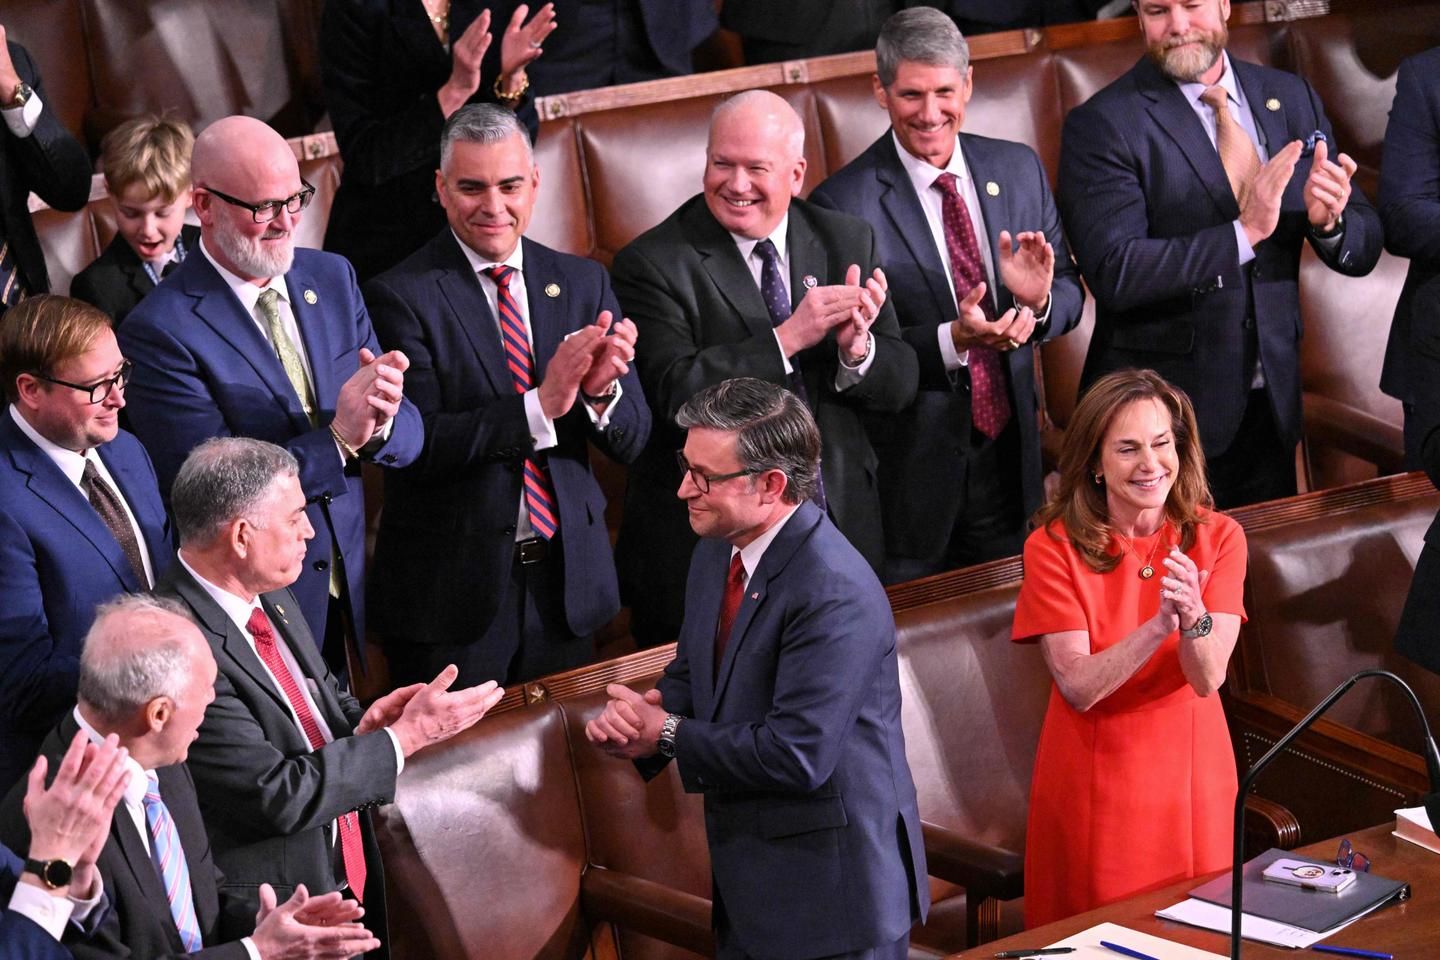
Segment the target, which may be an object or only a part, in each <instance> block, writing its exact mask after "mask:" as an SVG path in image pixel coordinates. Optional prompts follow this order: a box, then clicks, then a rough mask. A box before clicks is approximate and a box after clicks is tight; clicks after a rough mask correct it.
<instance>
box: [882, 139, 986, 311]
mask: <svg viewBox="0 0 1440 960" xmlns="http://www.w3.org/2000/svg"><path fill="white" fill-rule="evenodd" d="M966 157H967V161H968V157H969V155H968V154H967V155H966ZM971 172H972V174H973V172H974V171H971ZM875 179H876V180H878V181H879V182H880V183H881V184H882V185H883V187H882V190H881V193H880V206H881V207H882V208H884V210H885V215H886V216H888V217H889V218H890V221H891V223H893V224H894V225H895V232H896V233H897V234H899V235H900V237H901V239H902V240H904V242H905V247H906V249H907V250H909V251H910V257H911V259H913V260H914V261H915V262H916V263H917V264H919V265H920V273H921V274H922V275H923V276H924V277H925V281H926V283H925V285H926V287H927V288H929V290H930V298H931V299H932V300H933V301H934V302H935V313H936V314H937V315H939V316H942V317H953V316H954V315H955V311H956V309H957V305H956V303H955V297H954V295H953V294H952V293H951V292H950V288H949V287H948V286H947V285H946V284H945V265H944V264H943V263H941V262H940V251H939V250H938V249H937V248H936V246H935V241H934V236H933V235H932V234H931V233H930V223H929V221H928V220H926V219H925V210H924V208H923V207H921V205H920V198H919V197H917V196H915V187H914V184H913V183H911V181H910V175H909V174H907V173H906V172H905V167H904V166H902V165H901V163H900V155H899V154H898V153H896V152H895V140H894V138H893V136H892V135H891V134H890V133H888V132H887V133H886V134H885V137H884V140H883V141H882V142H881V147H880V154H879V157H878V162H877V163H876V165H875Z"/></svg>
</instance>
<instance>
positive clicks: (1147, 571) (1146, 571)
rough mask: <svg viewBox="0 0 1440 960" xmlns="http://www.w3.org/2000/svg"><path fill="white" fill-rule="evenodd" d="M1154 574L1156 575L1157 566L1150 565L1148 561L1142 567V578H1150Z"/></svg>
mask: <svg viewBox="0 0 1440 960" xmlns="http://www.w3.org/2000/svg"><path fill="white" fill-rule="evenodd" d="M1153 576H1155V568H1154V567H1152V566H1150V564H1148V563H1147V564H1145V566H1143V567H1141V568H1140V579H1141V580H1149V579H1150V578H1151V577H1153Z"/></svg>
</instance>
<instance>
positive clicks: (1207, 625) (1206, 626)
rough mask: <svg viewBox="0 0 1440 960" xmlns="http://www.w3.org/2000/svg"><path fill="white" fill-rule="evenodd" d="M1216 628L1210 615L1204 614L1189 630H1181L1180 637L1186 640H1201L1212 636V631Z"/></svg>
mask: <svg viewBox="0 0 1440 960" xmlns="http://www.w3.org/2000/svg"><path fill="white" fill-rule="evenodd" d="M1214 626H1215V621H1214V620H1213V619H1211V617H1210V614H1208V613H1203V614H1201V615H1200V619H1199V620H1196V621H1195V622H1194V623H1192V624H1191V625H1190V628H1189V629H1188V630H1181V631H1180V636H1181V637H1183V638H1184V639H1186V640H1199V639H1200V638H1201V637H1208V636H1210V630H1211V629H1212V628H1213V627H1214Z"/></svg>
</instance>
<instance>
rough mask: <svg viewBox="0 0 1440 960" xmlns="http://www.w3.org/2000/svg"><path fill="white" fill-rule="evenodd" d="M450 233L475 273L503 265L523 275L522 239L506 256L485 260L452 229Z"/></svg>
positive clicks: (523, 248) (523, 246) (523, 247)
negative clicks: (501, 258)
mask: <svg viewBox="0 0 1440 960" xmlns="http://www.w3.org/2000/svg"><path fill="white" fill-rule="evenodd" d="M450 234H451V236H453V237H454V238H455V242H456V243H458V244H460V252H461V253H463V254H465V259H466V260H468V261H469V262H470V269H471V270H474V271H475V272H476V273H481V272H483V271H485V270H489V269H490V268H491V267H500V266H504V267H511V268H513V269H514V270H515V272H516V273H518V274H520V275H521V276H522V277H523V276H524V275H525V252H524V250H525V244H524V242H523V241H522V242H520V243H517V244H515V249H514V250H512V251H510V256H508V257H506V258H505V259H504V260H498V261H497V260H486V259H485V258H484V257H482V256H480V254H478V253H476V252H475V251H474V250H472V249H470V247H469V246H468V245H467V244H466V243H465V241H464V240H461V239H460V235H459V234H458V233H456V232H455V231H454V230H451V231H450Z"/></svg>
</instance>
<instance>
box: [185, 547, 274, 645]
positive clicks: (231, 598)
mask: <svg viewBox="0 0 1440 960" xmlns="http://www.w3.org/2000/svg"><path fill="white" fill-rule="evenodd" d="M175 557H176V559H177V560H179V561H180V566H182V567H184V568H185V572H186V573H188V574H190V576H192V577H194V578H195V582H196V583H198V584H200V588H201V589H202V590H204V591H205V593H206V594H207V595H208V596H209V597H210V599H211V600H214V601H215V602H216V603H217V604H219V606H220V609H221V610H224V611H225V616H227V617H229V618H230V619H231V620H232V621H234V623H235V625H236V626H237V627H239V628H240V630H241V632H242V633H245V634H246V635H247V636H248V635H249V631H248V630H247V629H246V626H245V625H246V624H247V623H249V621H250V612H251V611H252V610H255V609H257V608H260V595H259V594H256V595H255V599H254V600H249V601H247V600H245V599H244V598H242V597H237V596H236V595H235V594H233V593H231V592H230V591H229V590H223V589H221V588H220V587H217V586H215V584H213V583H211V582H210V581H209V580H206V579H205V578H204V577H202V576H200V574H198V573H196V572H195V568H194V567H192V566H190V564H189V563H187V562H186V560H185V551H184V549H183V548H182V549H181V550H179V551H177V552H176V554H175Z"/></svg>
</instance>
